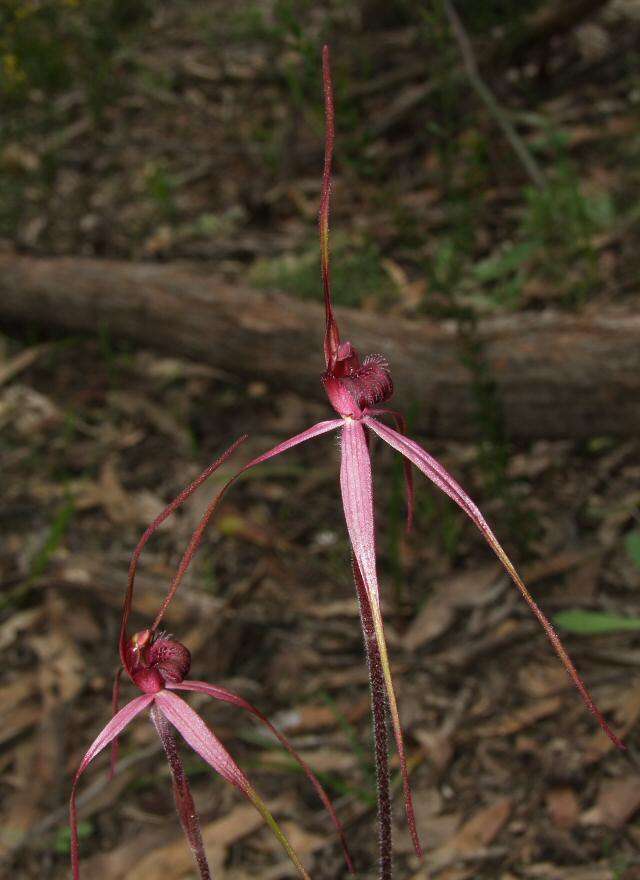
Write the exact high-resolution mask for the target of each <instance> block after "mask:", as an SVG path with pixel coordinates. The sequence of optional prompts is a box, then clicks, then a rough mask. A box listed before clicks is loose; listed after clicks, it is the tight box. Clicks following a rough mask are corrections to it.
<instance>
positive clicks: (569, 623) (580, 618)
mask: <svg viewBox="0 0 640 880" xmlns="http://www.w3.org/2000/svg"><path fill="white" fill-rule="evenodd" d="M554 621H555V623H557V625H558V626H561V627H562V628H563V629H566V630H568V632H572V633H577V634H578V635H581V636H589V635H597V634H601V633H614V632H624V631H628V630H640V617H623V616H622V615H620V614H609V613H607V612H606V611H583V610H581V609H580V608H574V609H571V610H570V611H561V612H560V613H559V614H556V615H555V617H554Z"/></svg>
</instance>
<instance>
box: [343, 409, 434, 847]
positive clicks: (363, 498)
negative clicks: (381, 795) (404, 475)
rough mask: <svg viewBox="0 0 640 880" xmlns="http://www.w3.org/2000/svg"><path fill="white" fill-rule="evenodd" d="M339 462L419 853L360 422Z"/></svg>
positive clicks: (352, 426)
mask: <svg viewBox="0 0 640 880" xmlns="http://www.w3.org/2000/svg"><path fill="white" fill-rule="evenodd" d="M341 449H342V462H341V465H340V488H341V490H342V505H343V507H344V515H345V520H346V523H347V531H348V532H349V538H350V540H351V546H352V548H353V553H354V556H355V558H356V561H357V563H358V567H359V569H360V572H361V574H362V579H363V582H364V585H365V589H366V592H367V597H368V599H369V604H370V606H371V616H372V620H373V628H374V632H375V635H376V640H377V644H378V650H379V651H380V662H381V664H382V671H383V674H384V681H385V687H386V689H387V699H388V701H389V712H390V714H391V722H392V724H393V731H394V735H395V740H396V748H397V749H398V757H399V759H400V769H401V772H402V783H403V789H404V800H405V810H406V813H407V824H408V826H409V832H410V834H411V837H412V840H413V845H414V848H415V850H416V852H417V853H418V855H420V856H421V855H422V847H421V846H420V841H419V839H418V833H417V829H416V821H415V813H414V809H413V798H412V796H411V786H410V785H409V772H408V769H407V759H406V754H405V749H404V738H403V735H402V727H401V725H400V715H399V713H398V705H397V701H396V695H395V690H394V687H393V679H392V677H391V666H390V664H389V656H388V653H387V645H386V641H385V637H384V627H383V622H382V611H381V608H380V596H379V589H378V574H377V570H376V548H375V521H374V513H373V488H372V482H371V459H370V458H369V450H368V449H367V441H366V437H365V433H364V428H363V426H362V423H361V422H359V421H358V422H355V421H345V424H344V428H343V430H342V437H341Z"/></svg>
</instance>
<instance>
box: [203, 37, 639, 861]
mask: <svg viewBox="0 0 640 880" xmlns="http://www.w3.org/2000/svg"><path fill="white" fill-rule="evenodd" d="M322 68H323V83H324V97H325V117H326V141H325V159H324V173H323V180H322V195H321V200H320V211H319V230H320V249H321V269H322V282H323V288H324V304H325V315H326V323H325V333H324V357H325V371H324V373H323V375H322V383H323V385H324V388H325V390H326V392H327V396H328V398H329V401H330V403H331V405H332V406H333V408H334V409H335V411H336V413H337V415H338V418H333V419H329V420H328V421H322V422H319V423H318V424H316V425H313V426H312V427H310V428H307V429H306V430H305V431H302V432H301V433H300V434H297V435H295V436H294V437H290V438H289V439H288V440H285V441H283V442H282V443H279V444H278V445H277V446H274V447H273V449H270V450H269V451H268V452H265V453H263V454H262V455H260V456H258V457H257V458H254V459H253V460H252V461H250V462H249V463H248V464H246V465H245V466H244V467H243V468H242V470H241V471H240V472H239V473H238V474H236V475H235V476H234V477H233V478H232V479H231V480H230V481H229V483H227V485H226V486H225V487H224V488H223V489H222V491H221V493H220V496H219V498H221V497H222V495H223V494H224V492H225V491H226V489H227V488H228V486H229V485H231V483H232V482H234V481H235V480H236V479H237V478H238V477H239V476H240V474H242V473H244V472H245V471H247V470H249V469H250V468H253V467H255V466H256V465H258V464H260V463H262V462H265V461H267V460H268V459H271V458H273V457H274V456H276V455H279V454H280V453H282V452H285V451H287V450H288V449H291V448H292V447H294V446H298V445H299V444H301V443H304V442H305V441H307V440H311V439H313V438H315V437H319V436H320V435H322V434H328V433H330V432H332V431H337V432H339V437H340V453H341V464H340V488H341V493H342V505H343V509H344V515H345V520H346V526H347V531H348V534H349V539H350V542H351V547H352V550H353V557H354V577H355V582H356V588H357V591H358V597H359V600H360V608H361V620H362V627H363V632H364V636H365V646H366V648H367V655H368V661H369V668H370V673H371V685H372V703H373V718H374V738H375V753H376V766H377V771H378V772H377V775H378V786H379V793H378V797H379V801H378V815H379V822H380V859H381V876H382V877H390V876H391V854H390V845H391V844H390V840H391V822H390V815H389V810H390V806H389V803H390V801H389V788H388V779H387V776H388V768H387V760H386V730H385V725H384V721H385V713H384V699H385V693H386V700H387V703H388V708H389V712H390V715H391V721H392V726H393V732H394V737H395V741H396V747H397V750H398V756H399V760H400V768H401V774H402V780H403V790H404V800H405V810H406V815H407V823H408V827H409V830H410V833H411V837H412V840H413V844H414V848H415V850H416V852H417V853H418V855H421V854H422V849H421V845H420V841H419V838H418V832H417V828H416V821H415V814H414V809H413V803H412V797H411V789H410V785H409V774H408V769H407V759H406V753H405V747H404V741H403V735H402V728H401V725H400V717H399V713H398V707H397V701H396V696H395V691H394V686H393V681H392V677H391V669H390V664H389V656H388V652H387V646H386V642H385V635H384V629H383V620H382V611H381V607H380V591H379V585H378V574H377V569H376V543H375V517H374V506H373V489H372V480H371V459H370V455H369V442H370V438H371V435H372V434H375V435H377V436H378V437H379V438H380V439H381V440H383V441H384V442H385V443H387V444H388V445H389V446H391V447H392V449H395V450H396V451H397V452H399V453H400V455H401V456H403V457H404V465H405V477H406V484H407V494H408V517H407V525H408V527H409V528H410V527H411V520H412V510H413V486H412V480H411V465H412V464H413V465H415V467H417V468H418V470H420V471H421V472H422V473H423V474H424V475H425V476H426V477H427V479H428V480H430V481H431V482H432V483H434V484H435V485H436V486H437V487H438V488H439V489H440V490H441V491H442V492H444V493H445V494H446V495H448V496H449V498H451V499H452V501H454V502H455V503H456V504H457V505H458V507H460V508H461V509H462V510H463V511H464V513H465V514H466V515H467V516H468V517H469V518H470V519H471V520H472V522H473V523H474V524H475V525H476V526H477V528H478V529H479V530H480V532H481V533H482V535H483V536H484V538H485V540H486V541H487V543H488V544H489V546H490V547H491V549H492V550H493V551H494V553H495V554H496V556H497V557H498V559H499V560H500V562H501V563H502V565H503V566H504V568H505V570H506V571H507V573H508V574H509V576H510V577H511V579H512V580H513V582H514V584H515V585H516V586H517V588H518V589H519V591H520V593H521V594H522V597H523V598H524V600H525V602H526V603H527V605H528V606H529V608H530V609H531V611H532V612H533V614H534V615H535V617H536V618H537V619H538V621H539V622H540V624H541V626H542V627H543V629H544V631H545V633H546V635H547V637H548V639H549V641H550V642H551V645H552V646H553V648H554V650H555V652H556V654H557V655H558V657H559V658H560V660H561V662H562V664H563V665H564V667H565V669H566V670H567V672H568V674H569V676H570V678H571V680H572V681H573V683H574V685H575V686H576V688H577V689H578V691H579V693H580V696H581V697H582V699H583V701H584V703H585V705H586V706H587V708H588V709H589V711H591V712H592V713H593V715H594V716H595V717H596V719H597V721H598V723H599V724H600V726H601V727H602V729H603V730H604V732H605V733H606V734H607V736H608V737H609V738H610V739H611V740H612V742H613V743H614V744H615V745H616V746H617V747H619V748H624V745H623V743H622V742H621V741H620V739H619V738H618V737H617V736H616V735H615V733H613V731H612V730H611V729H610V728H609V726H608V725H607V723H606V721H605V720H604V718H603V716H602V714H601V712H600V711H599V709H598V708H597V707H596V705H595V703H594V701H593V699H592V698H591V696H590V694H589V692H588V690H587V688H586V687H585V685H584V683H583V681H582V679H581V678H580V676H579V675H578V673H577V671H576V669H575V666H574V665H573V662H572V661H571V659H570V658H569V656H568V654H567V652H566V650H565V648H564V647H563V645H562V643H561V641H560V639H559V637H558V635H557V633H556V632H555V630H554V629H553V627H552V625H551V623H550V622H549V620H548V619H547V618H546V616H545V615H544V614H543V612H542V611H541V609H540V608H539V607H538V605H537V604H536V602H535V600H534V599H533V597H532V596H531V594H530V593H529V591H528V590H527V588H526V586H525V584H524V583H523V581H522V579H521V578H520V576H519V574H518V573H517V571H516V569H515V568H514V566H513V564H512V563H511V560H510V559H509V558H508V556H507V554H506V553H505V551H504V550H503V548H502V546H501V545H500V543H499V541H498V539H497V538H496V536H495V535H494V533H493V531H492V530H491V528H490V526H489V525H488V523H487V522H486V520H485V518H484V517H483V515H482V513H481V512H480V510H479V509H478V507H477V506H476V505H475V504H474V502H473V501H472V500H471V498H470V497H469V496H468V495H467V493H466V492H465V491H464V489H462V488H461V486H460V485H459V484H458V483H457V482H456V480H455V479H454V478H453V477H452V476H451V475H450V474H449V473H448V472H447V471H446V470H445V468H444V467H443V466H442V465H441V464H440V463H439V462H438V461H436V459H434V458H433V457H432V456H431V455H429V453H428V452H426V451H425V450H424V449H423V448H422V447H421V446H420V445H419V444H418V443H416V442H415V441H414V440H412V439H410V438H409V437H407V436H406V427H405V420H404V418H403V417H402V415H401V414H399V413H398V412H396V411H394V410H391V409H388V408H384V407H381V404H384V403H386V401H388V400H389V398H390V397H391V396H392V393H393V382H392V379H391V373H390V370H389V365H388V363H387V361H386V359H385V358H384V357H382V356H381V355H379V354H373V355H369V356H367V357H365V358H364V359H363V360H361V359H360V356H359V355H358V352H357V351H356V349H355V348H354V347H353V345H352V344H351V342H343V341H341V337H340V332H339V330H338V324H337V322H336V318H335V315H334V311H333V304H332V298H331V284H330V271H329V196H330V189H331V164H332V157H333V144H334V105H333V91H332V84H331V73H330V67H329V49H328V47H327V46H325V47H324V49H323V54H322ZM381 418H387V419H391V420H392V421H393V422H394V423H395V425H396V428H397V429H395V428H392V427H389V426H388V425H386V424H384V423H383V422H382V421H381V420H380V419H381ZM218 500H219V499H218Z"/></svg>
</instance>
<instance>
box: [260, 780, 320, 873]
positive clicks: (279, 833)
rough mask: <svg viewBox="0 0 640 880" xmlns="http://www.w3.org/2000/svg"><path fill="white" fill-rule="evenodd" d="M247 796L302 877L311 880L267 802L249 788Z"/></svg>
mask: <svg viewBox="0 0 640 880" xmlns="http://www.w3.org/2000/svg"><path fill="white" fill-rule="evenodd" d="M245 794H246V796H247V797H248V798H249V800H250V801H251V803H252V804H253V805H254V807H255V808H256V810H257V811H258V812H259V813H260V815H261V816H262V818H263V819H264V821H265V822H266V823H267V825H268V826H269V828H270V829H271V830H272V831H273V834H274V836H275V837H276V838H277V839H278V841H279V842H280V844H281V846H282V848H283V849H284V851H285V852H286V854H287V855H288V856H289V858H290V859H291V861H292V862H293V864H294V865H295V866H296V868H297V870H298V871H299V872H300V875H301V876H302V877H304V878H305V880H311V878H310V877H309V875H308V874H307V872H306V870H305V868H304V865H303V864H302V862H301V861H300V859H299V858H298V855H297V854H296V851H295V850H294V848H293V847H292V846H291V844H290V843H289V841H288V840H287V838H286V836H285V834H284V832H283V830H282V829H281V828H280V826H279V825H278V823H277V822H276V820H275V819H274V818H273V816H272V815H271V812H270V811H269V808H268V807H267V805H266V804H265V802H264V801H263V800H262V798H261V797H260V795H259V794H258V793H257V792H256V791H255V790H254V789H253V788H247V789H246V790H245Z"/></svg>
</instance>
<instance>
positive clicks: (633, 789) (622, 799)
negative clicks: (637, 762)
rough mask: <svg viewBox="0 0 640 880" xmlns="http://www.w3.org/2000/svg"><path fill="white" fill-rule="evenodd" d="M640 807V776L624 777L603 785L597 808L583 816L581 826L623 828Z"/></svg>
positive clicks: (594, 807)
mask: <svg viewBox="0 0 640 880" xmlns="http://www.w3.org/2000/svg"><path fill="white" fill-rule="evenodd" d="M639 807H640V776H624V777H620V778H619V779H613V780H611V781H608V782H605V783H603V785H602V787H601V789H600V792H599V793H598V799H597V801H596V803H595V806H593V807H591V809H590V810H587V811H586V812H585V813H583V814H582V817H581V819H580V824H581V825H606V826H607V827H608V828H621V827H622V826H623V825H624V824H625V823H626V822H628V821H629V819H631V817H632V816H633V815H634V813H635V812H636V811H637V810H638V808H639Z"/></svg>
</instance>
